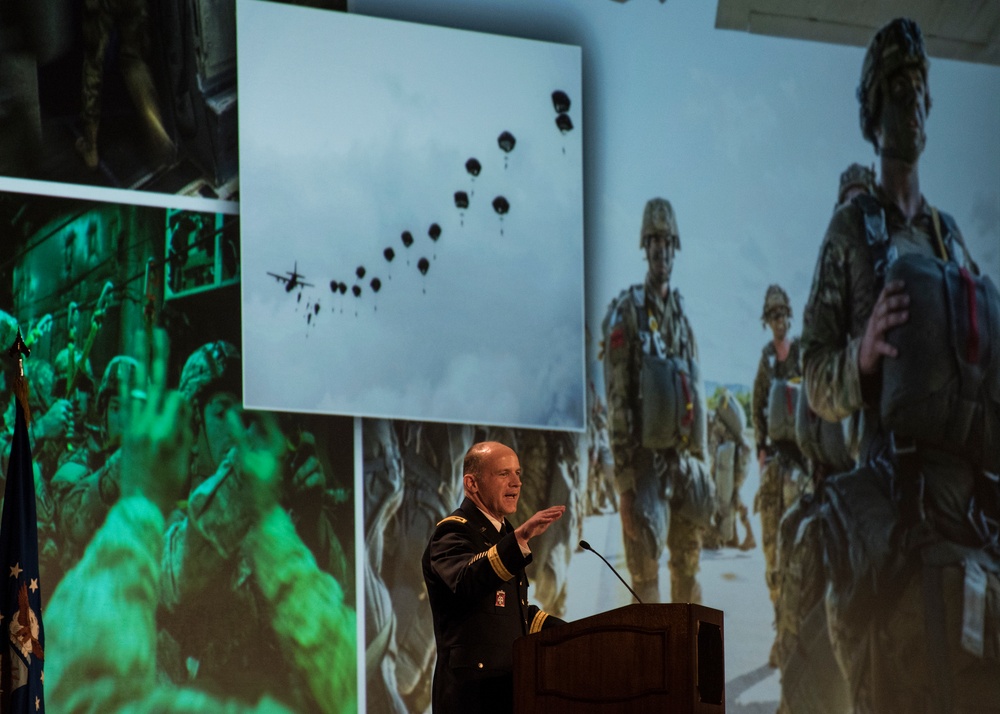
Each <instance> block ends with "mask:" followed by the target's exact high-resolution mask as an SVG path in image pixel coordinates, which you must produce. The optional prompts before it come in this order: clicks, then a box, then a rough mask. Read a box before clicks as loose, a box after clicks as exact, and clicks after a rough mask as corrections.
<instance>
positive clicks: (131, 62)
mask: <svg viewBox="0 0 1000 714" xmlns="http://www.w3.org/2000/svg"><path fill="white" fill-rule="evenodd" d="M116 31H117V38H118V53H119V62H120V63H121V69H122V74H123V76H124V77H125V84H126V86H127V87H128V91H129V94H130V95H131V96H132V101H133V102H134V103H135V106H136V109H137V111H138V113H139V116H140V119H141V120H142V121H143V123H144V124H145V128H146V131H147V134H148V135H149V137H150V138H151V139H152V141H153V143H154V145H155V146H156V148H157V150H158V151H159V152H160V153H162V154H164V155H166V154H169V153H172V152H173V148H174V147H173V142H172V141H171V140H170V137H169V136H167V132H166V130H165V129H164V128H163V120H162V118H161V116H160V108H159V101H158V99H157V96H156V87H155V85H154V84H153V77H152V75H151V74H150V71H149V66H148V65H147V64H146V60H145V57H146V54H147V52H148V50H149V45H150V38H149V12H148V10H147V7H146V0H84V2H83V46H84V55H83V107H82V110H81V112H80V118H81V122H82V125H83V136H82V137H81V138H80V139H79V140H78V142H77V149H78V150H79V151H80V153H81V155H82V156H83V158H84V161H85V162H86V164H87V166H88V168H91V169H95V168H97V164H98V155H97V132H98V127H99V125H100V120H101V84H102V82H103V77H104V64H105V56H106V54H107V50H108V45H109V44H110V43H111V40H112V36H113V35H114V34H115V32H116Z"/></svg>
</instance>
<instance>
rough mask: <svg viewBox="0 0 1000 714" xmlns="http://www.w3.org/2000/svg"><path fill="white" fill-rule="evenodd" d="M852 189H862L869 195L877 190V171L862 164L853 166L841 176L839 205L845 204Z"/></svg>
mask: <svg viewBox="0 0 1000 714" xmlns="http://www.w3.org/2000/svg"><path fill="white" fill-rule="evenodd" d="M852 188H861V189H863V190H864V191H866V192H868V193H872V192H873V191H874V190H875V170H874V169H873V168H870V167H868V166H862V165H861V164H851V165H850V166H848V167H847V168H846V169H845V170H844V173H842V174H840V188H839V189H838V191H837V203H838V204H840V203H843V202H844V195H845V194H846V193H847V192H848V191H849V190H850V189H852Z"/></svg>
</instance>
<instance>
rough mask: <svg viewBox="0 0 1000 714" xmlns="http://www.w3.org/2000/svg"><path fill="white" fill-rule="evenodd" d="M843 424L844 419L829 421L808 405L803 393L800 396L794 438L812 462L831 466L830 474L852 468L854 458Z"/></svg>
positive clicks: (804, 454) (796, 410)
mask: <svg viewBox="0 0 1000 714" xmlns="http://www.w3.org/2000/svg"><path fill="white" fill-rule="evenodd" d="M845 426H846V425H845V424H844V423H843V422H839V421H835V422H831V421H827V420H825V419H823V418H822V417H820V416H819V415H818V414H817V413H816V412H814V411H813V410H812V409H811V408H810V407H809V400H808V399H807V398H806V396H805V395H804V394H801V395H799V400H798V404H797V405H796V408H795V440H796V441H797V442H798V444H799V450H800V451H802V455H803V456H805V457H806V458H807V459H809V460H810V461H812V462H813V463H821V464H826V465H828V466H830V467H831V469H832V473H838V472H841V471H848V470H850V469H852V468H854V459H853V458H851V454H850V451H849V449H848V447H847V437H846V435H845Z"/></svg>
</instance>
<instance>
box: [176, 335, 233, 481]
mask: <svg viewBox="0 0 1000 714" xmlns="http://www.w3.org/2000/svg"><path fill="white" fill-rule="evenodd" d="M242 364H243V362H242V358H241V355H240V352H239V350H238V349H237V348H236V346H235V345H233V344H231V343H229V342H224V341H222V340H219V341H216V342H209V343H207V344H204V345H202V346H201V347H199V348H198V349H196V350H195V351H194V352H192V353H191V355H190V356H189V357H188V359H187V361H186V362H185V363H184V368H183V369H182V370H181V380H180V385H179V386H178V390H179V391H180V393H181V394H183V395H184V398H185V399H186V400H187V402H188V404H190V405H191V410H192V417H193V419H194V424H193V425H192V429H193V431H194V434H195V444H194V458H193V462H192V469H193V479H194V483H193V484H192V485H197V484H198V483H200V482H201V481H202V480H204V479H205V478H208V477H209V476H210V475H212V473H213V472H214V471H215V470H216V469H217V468H218V467H219V464H221V463H222V459H223V458H224V457H225V455H226V453H227V452H228V451H229V449H230V448H232V446H233V440H232V437H231V435H230V432H229V427H228V425H227V423H226V422H227V419H228V414H229V413H230V411H233V410H235V411H236V412H237V413H241V412H242V408H243V376H242V374H243V371H242Z"/></svg>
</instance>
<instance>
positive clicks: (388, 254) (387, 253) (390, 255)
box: [382, 248, 396, 263]
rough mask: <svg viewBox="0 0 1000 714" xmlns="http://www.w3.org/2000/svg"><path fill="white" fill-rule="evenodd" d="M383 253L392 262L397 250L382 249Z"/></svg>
mask: <svg viewBox="0 0 1000 714" xmlns="http://www.w3.org/2000/svg"><path fill="white" fill-rule="evenodd" d="M382 255H384V256H385V259H386V260H387V261H388V262H390V263H391V262H392V259H393V258H395V257H396V251H394V250H393V249H392V248H386V249H385V250H383V251H382Z"/></svg>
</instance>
